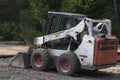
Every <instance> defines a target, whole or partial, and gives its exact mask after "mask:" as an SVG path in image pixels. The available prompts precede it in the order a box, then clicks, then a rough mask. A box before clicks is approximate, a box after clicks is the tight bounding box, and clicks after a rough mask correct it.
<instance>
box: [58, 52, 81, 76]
mask: <svg viewBox="0 0 120 80" xmlns="http://www.w3.org/2000/svg"><path fill="white" fill-rule="evenodd" d="M56 67H57V71H58V72H59V73H60V74H63V75H73V74H74V73H76V72H77V70H78V68H80V66H79V60H78V58H77V56H76V55H75V54H74V53H73V54H71V53H66V54H62V55H61V56H60V57H59V58H58V60H57V63H56Z"/></svg>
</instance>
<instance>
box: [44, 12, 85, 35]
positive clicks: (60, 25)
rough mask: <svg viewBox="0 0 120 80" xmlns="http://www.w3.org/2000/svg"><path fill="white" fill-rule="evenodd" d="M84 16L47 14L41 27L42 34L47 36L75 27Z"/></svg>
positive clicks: (57, 13) (60, 13) (59, 13)
mask: <svg viewBox="0 0 120 80" xmlns="http://www.w3.org/2000/svg"><path fill="white" fill-rule="evenodd" d="M85 17H86V16H85V15H83V14H73V13H63V12H51V11H49V12H48V18H47V19H46V21H45V23H44V25H43V32H44V33H45V34H46V35H47V34H51V33H55V32H59V31H63V30H67V29H70V28H71V27H74V26H76V25H77V24H78V23H79V22H80V21H81V20H82V19H83V18H85Z"/></svg>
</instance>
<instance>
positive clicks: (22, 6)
mask: <svg viewBox="0 0 120 80" xmlns="http://www.w3.org/2000/svg"><path fill="white" fill-rule="evenodd" d="M48 11H58V12H72V13H80V14H85V15H87V16H88V17H90V18H94V19H104V18H108V19H111V20H112V34H113V35H115V36H117V37H118V38H119V39H120V0H0V40H1V41H12V40H14V41H16V40H17V41H19V40H20V41H21V40H24V41H27V42H33V39H34V37H36V36H41V35H42V24H43V22H44V20H45V18H46V17H47V12H48Z"/></svg>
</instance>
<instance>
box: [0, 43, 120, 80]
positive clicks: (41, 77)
mask: <svg viewBox="0 0 120 80" xmlns="http://www.w3.org/2000/svg"><path fill="white" fill-rule="evenodd" d="M27 49H28V46H19V45H17V46H16V45H4V44H0V55H11V54H16V53H17V52H19V51H27ZM10 59H11V58H2V57H1V58H0V80H120V62H118V65H117V66H115V67H111V68H107V69H102V70H99V71H98V72H93V71H86V70H83V71H81V72H80V73H78V74H75V75H74V76H63V75H60V74H58V73H57V71H56V69H49V70H48V71H44V72H42V71H35V70H33V69H31V68H28V69H22V68H16V67H13V66H9V60H10Z"/></svg>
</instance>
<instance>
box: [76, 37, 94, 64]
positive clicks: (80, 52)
mask: <svg viewBox="0 0 120 80" xmlns="http://www.w3.org/2000/svg"><path fill="white" fill-rule="evenodd" d="M94 42H95V41H94V38H93V37H92V36H88V35H85V36H84V37H83V40H82V43H81V45H79V47H78V48H77V49H76V50H75V53H76V55H77V56H78V58H79V60H80V62H81V65H87V66H92V65H93V59H94Z"/></svg>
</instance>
